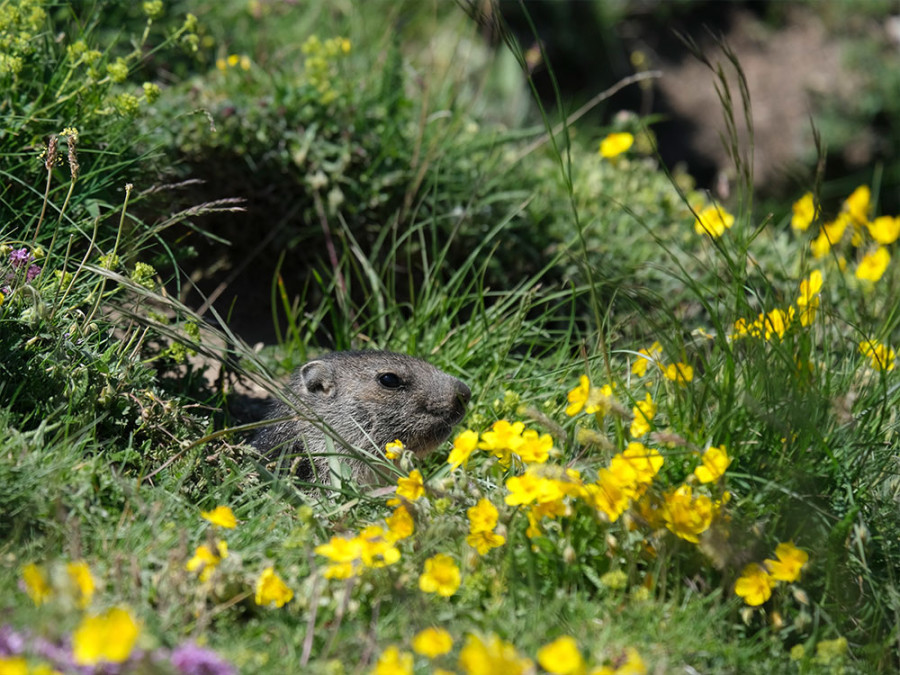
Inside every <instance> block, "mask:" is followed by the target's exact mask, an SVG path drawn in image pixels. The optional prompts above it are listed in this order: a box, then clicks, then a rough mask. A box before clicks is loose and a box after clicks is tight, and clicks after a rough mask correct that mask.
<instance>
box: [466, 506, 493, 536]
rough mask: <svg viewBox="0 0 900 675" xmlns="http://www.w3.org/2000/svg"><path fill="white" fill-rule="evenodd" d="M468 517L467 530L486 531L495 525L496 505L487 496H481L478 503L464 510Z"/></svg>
mask: <svg viewBox="0 0 900 675" xmlns="http://www.w3.org/2000/svg"><path fill="white" fill-rule="evenodd" d="M466 515H467V516H468V517H469V532H486V531H488V530H493V529H494V528H495V527H496V526H497V517H498V515H499V513H498V512H497V507H496V506H494V505H493V504H492V503H491V500H489V499H488V498H487V497H482V498H481V499H480V500H478V503H477V504H476V505H475V506H473V507H471V508H470V509H468V510H467V511H466Z"/></svg>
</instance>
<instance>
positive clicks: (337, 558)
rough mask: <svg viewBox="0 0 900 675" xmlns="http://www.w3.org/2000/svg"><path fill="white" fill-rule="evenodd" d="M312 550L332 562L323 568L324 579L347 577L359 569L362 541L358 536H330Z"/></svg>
mask: <svg viewBox="0 0 900 675" xmlns="http://www.w3.org/2000/svg"><path fill="white" fill-rule="evenodd" d="M314 551H315V552H316V553H317V554H318V555H321V556H325V557H326V558H328V559H329V560H330V561H331V563H332V564H330V565H329V566H328V567H327V568H326V569H325V578H326V579H349V578H350V577H353V576H356V574H358V573H359V571H360V568H361V565H362V554H363V542H362V540H361V539H360V538H359V537H351V538H349V539H348V538H346V537H332V538H331V540H330V541H329V542H328V543H327V544H320V545H319V546H316V548H315V549H314Z"/></svg>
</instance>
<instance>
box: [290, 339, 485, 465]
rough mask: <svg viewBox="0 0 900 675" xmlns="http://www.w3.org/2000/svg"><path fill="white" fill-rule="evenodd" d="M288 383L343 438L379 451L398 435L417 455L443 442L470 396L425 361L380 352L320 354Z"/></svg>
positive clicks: (446, 375)
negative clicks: (291, 382)
mask: <svg viewBox="0 0 900 675" xmlns="http://www.w3.org/2000/svg"><path fill="white" fill-rule="evenodd" d="M294 385H295V387H296V388H297V389H300V391H298V392H296V393H298V394H299V395H300V398H301V399H303V401H304V402H305V403H306V404H307V405H308V406H309V407H310V409H311V410H314V411H316V412H317V413H318V414H319V415H321V416H322V419H323V421H325V422H327V423H328V424H329V425H330V426H331V428H332V429H333V430H334V431H336V432H337V433H338V434H339V435H340V436H341V437H342V438H343V439H344V440H346V441H348V442H350V443H352V444H354V445H358V446H360V447H363V446H369V447H371V444H375V445H376V446H377V447H378V449H379V450H384V446H385V445H387V444H388V443H390V442H391V441H393V440H395V439H399V440H400V441H402V442H403V445H404V446H405V447H407V448H409V449H410V450H412V451H413V452H415V453H417V454H423V453H427V452H429V451H431V450H434V449H435V448H436V447H437V446H438V445H440V444H441V443H442V442H444V441H445V440H447V438H448V437H449V436H450V432H451V431H452V429H453V426H454V425H455V424H457V423H458V422H459V421H460V420H462V418H463V416H464V415H465V411H466V405H467V404H468V402H469V399H470V398H471V396H472V393H471V391H470V390H469V388H468V387H467V386H466V385H465V384H464V383H463V382H461V381H460V380H458V379H456V378H455V377H453V376H451V375H448V374H447V373H445V372H443V371H441V370H438V369H437V368H435V367H434V366H432V365H431V364H430V363H428V362H426V361H423V360H421V359H417V358H415V357H412V356H407V355H405V354H395V353H392V352H383V351H355V352H334V353H332V354H326V355H324V356H322V357H321V358H319V359H316V360H314V361H310V362H309V363H306V364H305V365H303V366H301V368H300V370H299V371H298V372H297V374H296V376H295V380H294Z"/></svg>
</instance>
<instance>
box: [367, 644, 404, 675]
mask: <svg viewBox="0 0 900 675" xmlns="http://www.w3.org/2000/svg"><path fill="white" fill-rule="evenodd" d="M412 673H413V655H412V654H410V653H409V652H401V651H400V650H399V649H398V648H397V646H396V645H391V646H390V647H388V648H387V649H385V650H384V651H383V652H381V656H379V657H378V662H377V663H376V664H375V669H374V670H373V671H372V675H412Z"/></svg>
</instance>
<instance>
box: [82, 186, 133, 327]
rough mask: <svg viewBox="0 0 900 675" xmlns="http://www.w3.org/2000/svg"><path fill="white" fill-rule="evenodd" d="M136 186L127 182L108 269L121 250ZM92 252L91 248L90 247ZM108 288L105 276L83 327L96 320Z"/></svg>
mask: <svg viewBox="0 0 900 675" xmlns="http://www.w3.org/2000/svg"><path fill="white" fill-rule="evenodd" d="M133 188H134V186H133V185H132V184H131V183H126V184H125V202H124V203H123V204H122V215H121V216H119V231H118V232H116V243H115V244H114V245H113V250H112V253H110V257H109V260H108V266H107V269H110V268H111V267H112V262H113V260H115V257H116V252H117V251H118V250H119V241H120V240H121V239H122V229H123V228H124V226H125V213H126V212H127V211H128V199H129V198H130V197H131V190H132V189H133ZM88 252H90V248H89V249H88ZM104 290H106V277H105V276H104V277H103V278H102V279H101V280H100V288H99V291H98V292H97V297H96V298H95V299H94V306H93V307H92V308H91V313H90V314H88V315H87V317H86V318H85V320H84V323H83V324H82V327H83V328H87V326H89V325H90V324H91V321H93V320H94V316H95V315H96V314H97V310H98V309H99V308H100V301H101V300H102V299H103V291H104Z"/></svg>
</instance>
